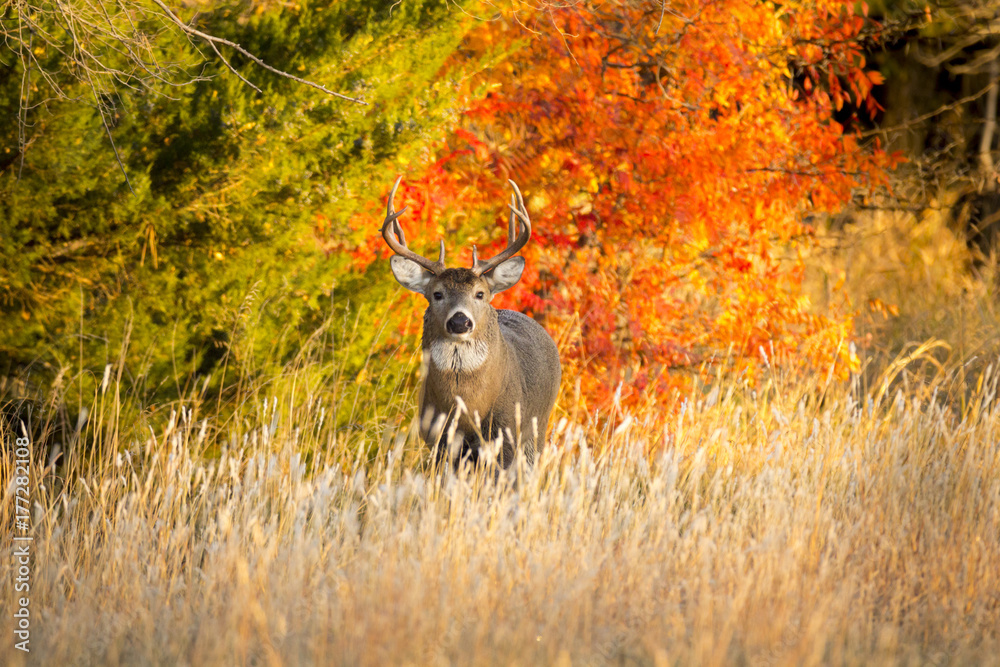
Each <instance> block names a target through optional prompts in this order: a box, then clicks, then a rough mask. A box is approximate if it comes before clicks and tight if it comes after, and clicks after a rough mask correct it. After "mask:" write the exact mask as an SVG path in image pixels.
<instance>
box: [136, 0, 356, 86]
mask: <svg viewBox="0 0 1000 667" xmlns="http://www.w3.org/2000/svg"><path fill="white" fill-rule="evenodd" d="M152 2H153V4H155V5H156V6H158V7H159V8H160V9H162V10H163V11H164V12H165V13H166V16H167V18H169V19H170V20H171V21H173V22H174V23H175V24H176V25H177V27H179V28H180V29H181V30H183V31H184V32H186V33H187V34H188V35H192V36H194V37H200V38H201V39H204V40H205V41H207V42H209V43H210V44H212V45H213V48H214V45H216V44H224V45H226V46H228V47H229V48H231V49H233V50H234V51H236V52H238V53H240V54H241V55H243V56H245V57H247V58H249V59H250V60H252V61H253V62H255V63H257V65H259V66H260V67H263V68H264V69H266V70H267V71H269V72H273V73H274V74H277V75H279V76H283V77H285V78H287V79H291V80H292V81H297V82H299V83H302V84H305V85H307V86H311V87H312V88H315V89H317V90H321V91H323V92H324V93H326V94H327V95H332V96H333V97H339V98H340V99H343V100H347V101H349V102H354V103H356V104H365V105H367V104H368V103H367V102H365V101H364V100H359V99H358V98H356V97H350V96H348V95H344V94H343V93H338V92H335V91H332V90H330V89H329V88H327V87H326V86H323V85H321V84H318V83H316V82H315V81H310V80H308V79H303V78H301V77H297V76H295V75H294V74H289V73H288V72H284V71H282V70H280V69H277V68H276V67H271V66H270V65H268V64H267V63H266V62H264V61H263V60H261V59H260V58H258V57H257V56H255V55H254V54H252V53H250V52H249V51H247V50H246V49H244V48H243V47H242V46H240V45H239V44H237V43H236V42H231V41H230V40H228V39H223V38H222V37H216V36H215V35H210V34H208V33H205V32H202V31H200V30H198V29H197V28H193V27H191V26H189V25H188V24H187V23H184V21H182V20H181V19H180V18H179V17H178V16H177V15H176V14H174V13H173V12H172V11H170V8H169V7H167V5H165V4H164V3H163V2H162V0H152ZM216 53H218V50H216ZM223 62H225V60H223ZM226 65H227V66H228V67H229V69H231V70H232V69H233V68H232V66H231V65H229V63H228V62H227V63H226ZM233 71H234V72H235V70H233ZM240 78H241V79H243V77H242V76H241V77H240ZM243 80H244V81H246V79H243ZM255 88H256V87H255Z"/></svg>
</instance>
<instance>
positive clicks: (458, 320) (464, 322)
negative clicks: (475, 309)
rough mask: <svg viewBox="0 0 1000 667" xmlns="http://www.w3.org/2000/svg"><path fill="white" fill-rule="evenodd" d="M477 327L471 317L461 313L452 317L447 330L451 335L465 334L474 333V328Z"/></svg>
mask: <svg viewBox="0 0 1000 667" xmlns="http://www.w3.org/2000/svg"><path fill="white" fill-rule="evenodd" d="M473 326H475V325H474V324H473V322H472V320H470V319H469V316H468V315H466V314H465V313H463V312H461V311H459V312H457V313H455V314H454V315H452V316H451V318H450V319H449V320H448V322H447V324H445V328H446V329H447V330H448V333H450V334H464V333H469V332H470V331H472V327H473Z"/></svg>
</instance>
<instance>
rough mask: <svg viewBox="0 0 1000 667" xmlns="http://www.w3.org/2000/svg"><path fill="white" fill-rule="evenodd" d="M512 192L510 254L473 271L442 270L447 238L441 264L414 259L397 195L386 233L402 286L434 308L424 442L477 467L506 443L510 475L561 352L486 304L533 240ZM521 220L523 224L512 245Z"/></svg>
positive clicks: (530, 438)
mask: <svg viewBox="0 0 1000 667" xmlns="http://www.w3.org/2000/svg"><path fill="white" fill-rule="evenodd" d="M398 184H399V181H396V185H397V186H398ZM514 187H515V191H516V192H517V197H516V198H514V200H513V204H517V205H518V207H517V208H515V207H514V205H513V204H512V206H511V211H512V213H511V221H510V240H509V241H508V246H507V249H506V250H505V251H504V252H502V253H501V254H500V255H498V256H497V257H496V258H494V259H492V260H488V261H485V262H480V260H479V258H478V256H477V255H476V253H475V251H473V257H474V260H473V267H472V268H471V269H464V268H452V269H447V268H445V267H444V242H443V241H442V244H441V258H440V259H439V260H438V261H437V262H430V261H429V260H427V259H426V258H423V257H420V256H419V255H416V254H414V253H412V252H411V251H410V250H409V249H408V248H407V247H406V245H405V237H404V236H403V235H402V229H401V228H400V227H399V225H398V223H397V222H396V217H398V215H399V213H395V212H394V211H393V209H392V195H390V197H389V204H388V206H387V214H386V222H385V223H384V225H383V228H382V235H383V237H384V238H385V239H386V242H387V243H388V244H389V246H390V247H391V248H392V249H393V250H394V251H396V255H395V256H394V257H392V258H391V260H390V266H391V267H392V272H393V275H394V276H395V277H396V280H397V281H399V283H400V284H402V285H403V286H404V287H406V288H407V289H410V290H412V291H414V292H418V293H420V294H423V295H424V296H425V297H426V298H427V301H428V306H427V310H426V311H425V313H424V329H423V338H422V349H423V354H424V364H425V366H426V376H425V378H424V382H423V384H422V386H421V391H420V406H419V423H420V434H421V437H422V438H423V439H424V440H425V441H426V442H427V443H428V445H430V446H431V447H432V448H434V449H436V451H437V452H438V455H439V457H442V458H443V457H445V456H448V457H449V458H452V459H453V460H455V459H458V458H461V457H468V458H469V459H471V460H472V461H478V459H479V455H480V448H481V446H482V445H483V444H486V443H494V442H497V441H499V440H501V439H502V443H501V446H500V451H499V455H498V463H499V464H500V465H501V466H502V467H504V468H506V467H508V466H509V465H510V464H511V462H512V461H513V460H514V456H515V453H516V451H517V448H518V447H519V446H520V448H521V450H522V451H523V453H524V455H525V458H526V459H527V460H528V461H529V462H531V461H533V460H534V456H535V452H536V451H537V449H538V448H539V447H540V446H541V444H542V443H543V442H544V438H545V432H546V428H547V426H548V420H549V415H550V414H551V412H552V407H553V406H554V405H555V401H556V394H557V393H558V391H559V381H560V376H561V369H560V365H559V351H558V349H557V348H556V344H555V342H554V341H553V340H552V338H551V337H550V336H549V335H548V333H546V331H545V329H543V328H542V327H541V325H539V324H538V323H537V322H535V321H534V320H532V319H531V318H530V317H527V316H526V315H523V314H521V313H518V312H515V311H511V310H497V309H495V308H493V306H491V305H490V300H492V298H493V296H494V295H495V294H497V293H498V292H501V291H503V290H505V289H507V288H509V287H511V286H513V285H514V284H515V283H517V281H518V280H519V279H520V277H521V272H522V271H523V269H524V259H523V258H521V257H512V255H513V254H514V253H515V252H517V251H518V250H519V249H520V248H521V247H522V246H523V245H524V243H525V242H527V239H528V236H529V235H530V230H531V228H530V222H528V218H527V211H526V210H525V208H524V202H523V200H522V199H521V197H520V192H519V191H517V190H516V188H517V186H514ZM395 190H396V188H395V187H393V193H395ZM404 210H405V209H404ZM400 213H402V211H400ZM515 220H516V221H517V222H518V223H519V224H520V226H521V233H520V234H518V235H517V239H516V240H515V238H514V229H515Z"/></svg>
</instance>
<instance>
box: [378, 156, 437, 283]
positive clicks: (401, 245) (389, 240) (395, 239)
mask: <svg viewBox="0 0 1000 667" xmlns="http://www.w3.org/2000/svg"><path fill="white" fill-rule="evenodd" d="M402 180H403V177H402V176H400V177H399V178H397V179H396V184H395V185H393V186H392V192H390V193H389V201H388V202H386V205H385V222H383V223H382V238H383V239H385V242H386V244H388V246H389V247H390V248H391V249H392V251H393V252H394V253H396V254H397V255H399V256H400V257H405V258H406V259H409V260H412V261H414V262H416V263H417V264H419V265H420V266H422V267H424V268H425V269H427V270H428V271H430V272H431V273H433V274H434V275H437V274H439V273H441V272H442V271H444V239H441V256H440V257H438V261H436V262H432V261H431V260H429V259H427V258H426V257H421V256H420V255H418V254H417V253H415V252H413V251H412V250H410V249H409V248H407V247H406V235H405V234H404V233H403V228H402V226H400V224H399V221H398V220H397V218H398V217H399V216H400V215H402V214H403V211H405V210H406V209H407V207H406V206H404V207H403V208H401V209H399V211H398V212H397V211H396V210H395V209H393V207H392V200H393V198H394V197H395V196H396V188H398V187H399V182H400V181H402Z"/></svg>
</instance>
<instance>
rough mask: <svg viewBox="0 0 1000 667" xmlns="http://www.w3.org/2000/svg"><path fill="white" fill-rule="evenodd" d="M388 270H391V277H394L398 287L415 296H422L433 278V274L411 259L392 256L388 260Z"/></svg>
mask: <svg viewBox="0 0 1000 667" xmlns="http://www.w3.org/2000/svg"><path fill="white" fill-rule="evenodd" d="M389 268H391V269H392V275H393V276H395V278H396V281H397V282H398V283H399V284H400V285H402V286H403V287H405V288H406V289H408V290H410V291H412V292H416V293H417V294H423V293H424V290H426V289H427V285H429V284H430V282H431V278H433V277H434V274H433V273H431V272H430V271H428V270H427V269H425V268H424V267H422V266H420V265H419V264H417V263H416V262H414V261H413V260H412V259H406V258H405V257H400V256H399V255H393V256H392V257H390V258H389Z"/></svg>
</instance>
